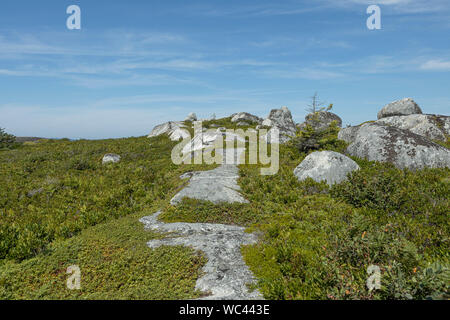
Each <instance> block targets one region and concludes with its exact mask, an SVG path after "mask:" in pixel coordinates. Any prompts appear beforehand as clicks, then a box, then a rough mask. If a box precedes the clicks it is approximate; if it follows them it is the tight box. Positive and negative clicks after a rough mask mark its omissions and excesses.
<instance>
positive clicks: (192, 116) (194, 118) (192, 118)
mask: <svg viewBox="0 0 450 320" xmlns="http://www.w3.org/2000/svg"><path fill="white" fill-rule="evenodd" d="M184 121H197V115H196V114H195V113H194V112H191V113H189V114H188V116H187V117H186V119H184Z"/></svg>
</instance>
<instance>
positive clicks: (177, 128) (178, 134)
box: [148, 121, 191, 141]
mask: <svg viewBox="0 0 450 320" xmlns="http://www.w3.org/2000/svg"><path fill="white" fill-rule="evenodd" d="M185 128H186V126H185V125H184V124H183V123H182V122H175V121H169V122H166V123H163V124H160V125H157V126H156V127H154V128H153V130H152V132H151V133H150V134H149V135H148V138H152V137H157V136H159V135H162V134H167V135H168V136H169V138H170V140H172V141H178V140H180V139H187V138H190V136H191V135H190V133H189V131H187V130H186V129H185Z"/></svg>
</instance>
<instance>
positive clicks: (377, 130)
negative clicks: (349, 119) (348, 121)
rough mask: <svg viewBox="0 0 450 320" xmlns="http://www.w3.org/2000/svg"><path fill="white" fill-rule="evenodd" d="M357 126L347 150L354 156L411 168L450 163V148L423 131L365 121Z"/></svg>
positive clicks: (448, 165)
mask: <svg viewBox="0 0 450 320" xmlns="http://www.w3.org/2000/svg"><path fill="white" fill-rule="evenodd" d="M357 128H358V129H357V132H356V134H353V136H352V137H351V140H352V141H348V142H351V144H350V145H349V146H348V148H347V153H348V154H350V155H351V156H355V157H358V158H363V159H367V160H370V161H379V162H389V163H393V164H394V165H395V166H396V167H398V168H408V169H412V170H416V169H423V168H442V167H450V150H448V149H447V148H445V147H442V146H440V145H438V144H436V143H434V142H431V141H430V140H428V139H427V138H425V137H423V136H421V135H418V134H415V133H413V132H411V131H409V130H404V129H399V128H396V127H393V126H387V125H383V124H380V123H366V124H363V125H362V126H360V127H357ZM346 129H348V128H346ZM352 130H353V129H352ZM348 136H350V134H349V135H348ZM340 138H343V135H342V134H341V137H340ZM349 140H350V139H349Z"/></svg>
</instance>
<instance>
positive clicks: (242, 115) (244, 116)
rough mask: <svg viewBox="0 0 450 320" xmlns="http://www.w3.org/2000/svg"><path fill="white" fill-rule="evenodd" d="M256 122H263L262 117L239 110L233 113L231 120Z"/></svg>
mask: <svg viewBox="0 0 450 320" xmlns="http://www.w3.org/2000/svg"><path fill="white" fill-rule="evenodd" d="M241 121H244V122H247V123H248V122H256V123H261V122H262V119H261V118H260V117H257V116H254V115H252V114H250V113H247V112H238V113H234V114H232V115H231V122H241Z"/></svg>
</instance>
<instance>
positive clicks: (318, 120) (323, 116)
mask: <svg viewBox="0 0 450 320" xmlns="http://www.w3.org/2000/svg"><path fill="white" fill-rule="evenodd" d="M333 121H335V122H336V124H337V126H338V127H341V126H342V119H341V118H340V117H339V116H338V115H337V114H334V113H332V112H328V111H319V112H316V113H310V114H308V115H307V116H306V117H305V122H304V123H303V124H301V125H300V128H303V127H304V126H306V125H310V126H311V127H313V128H314V130H316V131H321V130H324V129H327V128H328V127H329V126H330V125H331V123H332V122H333Z"/></svg>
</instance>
